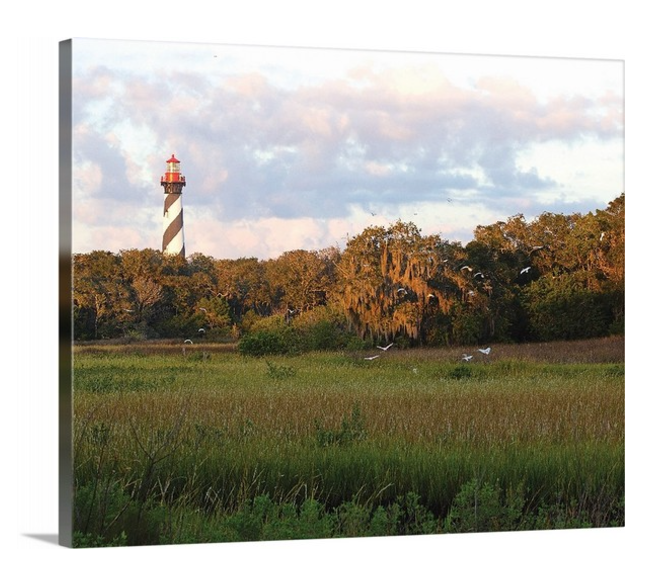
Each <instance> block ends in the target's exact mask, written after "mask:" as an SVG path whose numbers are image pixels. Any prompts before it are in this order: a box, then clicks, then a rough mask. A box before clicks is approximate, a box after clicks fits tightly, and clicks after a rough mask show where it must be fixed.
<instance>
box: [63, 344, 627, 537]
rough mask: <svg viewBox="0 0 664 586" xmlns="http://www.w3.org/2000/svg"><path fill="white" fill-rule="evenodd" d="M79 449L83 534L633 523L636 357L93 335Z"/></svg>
mask: <svg viewBox="0 0 664 586" xmlns="http://www.w3.org/2000/svg"><path fill="white" fill-rule="evenodd" d="M496 354H497V353H496ZM74 462H75V482H76V502H75V519H74V526H75V528H76V531H77V535H78V537H79V539H78V544H79V545H88V544H95V545H99V544H122V543H128V544H138V543H171V542H182V541H206V540H212V541H214V540H232V539H247V538H250V539H254V538H255V539H269V538H274V537H272V536H274V535H277V536H279V535H282V534H283V535H287V536H290V537H293V538H297V537H311V536H319V537H320V536H334V535H351V534H379V535H380V534H393V533H394V532H396V533H402V534H403V533H409V532H416V531H425V530H426V531H462V530H483V528H484V527H489V529H493V530H500V529H520V528H550V527H559V526H594V527H604V526H610V525H621V524H623V523H624V365H623V364H622V363H621V362H610V363H606V362H585V363H584V362H579V363H569V362H565V361H550V362H538V361H534V360H526V359H519V358H518V357H514V358H505V359H500V357H497V358H492V359H491V360H484V361H482V362H481V363H480V362H479V361H478V363H477V364H465V363H460V362H459V360H458V358H455V357H452V356H451V355H447V356H445V355H443V353H435V352H431V351H426V352H422V353H418V352H415V351H408V352H398V351H395V352H392V351H390V352H389V353H385V354H384V355H381V357H380V358H379V359H377V360H374V361H371V362H369V361H365V360H364V359H363V356H362V355H348V354H343V353H314V354H307V355H303V356H294V357H289V358H278V359H277V358H273V359H270V360H265V359H258V358H246V357H240V356H238V355H237V354H235V353H232V352H226V351H223V352H215V351H214V347H210V348H208V349H207V350H205V351H202V350H201V351H191V350H190V351H189V352H188V353H184V354H183V353H182V352H179V351H165V352H163V353H157V352H154V351H152V352H145V353H141V352H136V351H132V352H131V354H127V353H125V352H124V351H123V350H122V348H118V349H116V350H114V351H110V352H109V351H103V352H95V351H87V350H86V351H75V353H74ZM469 491H470V492H472V494H473V495H474V496H473V498H474V499H475V500H478V499H480V496H481V497H482V498H484V500H485V501H486V503H487V504H486V507H487V510H489V509H491V507H494V508H495V506H499V509H500V511H502V513H501V514H502V515H503V517H500V515H499V517H498V518H497V519H498V520H496V516H495V514H494V513H491V514H489V513H487V515H488V517H487V518H491V519H493V520H492V521H491V522H490V523H489V521H487V523H488V525H486V524H485V525H482V524H481V523H479V521H478V519H477V518H475V517H474V519H475V522H474V523H475V524H473V522H470V521H469V520H468V519H467V518H466V517H465V516H464V515H466V516H467V515H468V514H469V513H467V512H464V511H466V508H464V506H465V505H464V502H465V501H464V499H466V500H467V499H468V498H470V497H469V496H468V494H470V492H469ZM473 491H474V492H473ZM409 495H410V496H409ZM409 499H410V500H409ZM255 503H258V505H260V506H258V505H255ZM496 503H497V504H496ZM255 506H257V507H258V509H255ZM261 507H263V508H262V509H261ZM289 507H290V508H289ZM501 507H502V508H501ZM268 509H269V511H271V512H270V514H269V515H268V513H266V512H265V511H267V510H268ZM258 510H261V511H263V512H261V513H260V514H259V513H258V512H257V511H258ZM289 511H290V512H289ZM312 511H316V515H317V517H316V519H317V522H316V523H315V524H314V526H316V527H319V528H320V531H321V533H320V534H317V535H311V533H310V532H307V531H306V530H305V527H307V526H311V524H309V525H307V524H306V523H303V522H302V515H304V516H305V517H306V516H307V515H309V517H307V518H309V521H311V522H313V518H312V517H311V515H312V514H313V513H312ZM389 511H391V513H390V514H388V512H389ZM406 511H410V513H406ZM413 511H417V512H418V513H417V515H419V517H418V516H417V515H415V513H413ZM351 512H352V515H351ZM411 513H412V514H411ZM508 513H509V514H508ZM517 513H518V514H517ZM474 514H475V513H474ZM289 515H290V516H289ZM353 515H354V516H353ZM390 515H391V516H390ZM413 515H414V516H413ZM422 515H424V517H422ZM351 517H352V519H354V521H352V522H351V521H350V520H349V519H351ZM356 517H357V518H356ZM374 517H375V518H374ZM415 517H417V518H418V519H419V521H416V519H415ZM342 518H343V519H345V521H342ZM423 518H426V519H428V521H427V522H426V523H424V522H423V521H422V519H423ZM408 519H410V521H408ZM359 520H362V522H361V523H360V521H359ZM243 523H244V524H246V527H245V528H244V529H242V527H244V525H242V524H243ZM238 527H239V528H238ZM284 527H290V528H291V532H290V533H288V531H285V529H284ZM297 527H299V529H297ZM381 528H382V529H381ZM245 529H246V530H245ZM323 529H324V530H323Z"/></svg>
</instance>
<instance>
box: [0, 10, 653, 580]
mask: <svg viewBox="0 0 664 586" xmlns="http://www.w3.org/2000/svg"><path fill="white" fill-rule="evenodd" d="M656 6H657V4H656V3H654V2H647V3H646V2H641V1H632V2H613V3H581V2H578V1H576V2H571V1H567V0H564V1H559V2H555V3H540V2H532V1H509V0H508V1H505V2H500V3H498V2H492V1H486V2H475V1H466V2H463V3H461V2H455V3H447V5H446V4H444V3H442V2H425V1H422V0H409V1H408V2H406V1H399V2H390V1H386V0H383V1H382V2H376V1H369V2H358V1H357V0H356V1H354V2H350V1H347V0H343V1H337V2H311V1H310V2H297V1H295V0H280V1H277V2H269V1H267V0H266V1H263V2H258V1H252V0H245V1H244V2H241V3H240V2H233V3H221V2H209V1H200V0H190V1H188V2H172V1H170V0H166V1H160V2H136V1H134V2H127V1H125V0H121V1H115V2H112V3H95V2H89V1H88V2H74V1H66V0H65V1H60V2H32V3H23V4H17V5H15V6H12V9H11V11H7V8H5V9H4V10H5V14H4V16H3V20H2V22H3V25H4V26H3V29H4V30H3V33H4V34H3V37H2V41H1V42H2V53H1V54H2V65H3V67H2V72H3V84H2V92H1V93H0V96H2V110H1V111H2V126H0V129H1V132H2V140H0V148H1V149H2V150H1V155H2V159H0V164H1V165H4V166H5V169H4V172H3V173H2V177H3V182H2V189H3V191H4V193H2V210H3V216H4V217H3V220H2V225H3V231H4V234H3V238H2V239H1V242H2V280H1V281H0V282H1V283H2V285H1V286H0V290H1V291H2V304H1V305H0V307H2V311H3V312H2V318H1V319H0V324H2V326H3V330H4V331H3V335H2V337H1V339H2V344H3V346H2V352H1V353H0V356H1V357H2V365H3V367H2V372H3V374H4V375H5V376H3V377H2V379H0V381H1V382H0V385H1V388H2V390H3V395H4V398H5V400H4V401H3V402H2V410H1V411H0V413H1V417H2V419H1V420H2V425H1V426H0V428H1V429H2V459H1V460H0V463H1V468H0V470H1V476H0V486H1V490H2V493H1V495H0V497H1V498H0V503H2V513H1V517H0V526H1V527H2V529H1V530H0V531H1V534H0V538H1V539H2V542H1V544H0V547H1V549H0V556H1V558H2V559H3V560H4V561H3V562H2V564H0V579H2V581H3V582H4V583H7V584H43V583H50V582H52V583H60V581H66V582H67V583H68V584H90V583H95V584H117V583H122V584H139V583H149V584H160V585H163V584H183V583H185V584H192V583H201V582H204V583H215V584H258V583H270V584H286V583H288V584H300V583H302V584H304V583H306V584H339V583H343V584H360V583H362V584H421V583H425V582H426V583H430V582H433V583H441V584H442V583H452V582H457V583H458V582H460V581H462V582H463V583H465V584H479V583H491V584H559V583H565V584H587V583H592V584H599V583H608V584H613V583H616V584H627V583H634V584H641V583H655V582H656V581H657V579H660V580H661V578H662V574H663V570H662V566H661V564H659V563H658V561H659V560H658V557H659V555H660V550H661V546H660V547H657V545H658V544H657V541H658V540H659V542H660V545H661V537H660V535H659V533H660V528H661V525H662V522H663V521H664V514H663V513H662V511H663V507H662V504H661V502H660V498H661V489H662V463H663V461H664V459H663V458H662V455H661V454H662V446H663V443H664V442H663V441H662V435H661V431H660V429H661V425H660V419H661V414H662V409H661V405H662V401H661V394H662V383H661V377H657V376H656V373H655V369H656V367H657V359H658V356H657V346H656V338H657V337H659V334H660V325H661V322H662V320H661V318H660V317H659V314H658V309H659V308H658V305H659V303H660V301H659V299H660V295H659V294H658V293H659V291H660V289H659V280H658V279H659V277H658V276H657V273H658V268H657V261H658V256H659V255H658V248H656V246H657V244H658V241H659V239H657V241H655V238H657V236H658V234H657V224H658V223H661V216H660V215H659V212H660V211H661V203H660V202H661V199H662V197H664V194H663V193H662V183H663V182H662V179H661V176H660V175H661V169H662V168H663V165H662V162H663V159H664V149H662V148H661V146H660V145H661V139H662V130H663V124H662V112H661V107H662V103H663V100H662V92H661V85H662V84H661V79H660V78H661V74H662V67H661V57H662V55H663V54H664V51H662V43H661V37H662V33H661V20H660V18H659V17H658V14H657V11H656V10H655V7H656ZM72 37H92V38H115V39H140V40H164V41H179V40H182V41H194V42H198V41H205V42H219V43H234V44H260V45H278V46H311V47H338V48H358V49H374V50H376V49H377V50H380V49H390V50H416V51H436V52H453V53H475V54H502V55H534V56H555V57H586V58H609V59H624V60H625V62H626V92H625V95H626V149H625V150H626V180H625V190H626V195H627V210H628V213H627V220H628V228H627V229H628V239H627V243H628V244H627V246H628V266H627V274H628V277H627V278H628V281H629V283H628V314H627V321H628V363H627V423H628V427H627V448H628V451H627V471H628V475H627V527H626V528H624V529H606V530H605V529H602V530H584V531H558V532H532V533H512V534H486V535H465V536H433V537H415V538H380V539H352V540H324V541H310V542H296V543H289V542H282V543H279V542H277V543H269V544H214V545H196V546H177V547H176V546H161V547H140V548H124V549H121V550H118V549H101V550H68V549H65V548H61V547H59V546H57V545H55V543H56V542H57V529H58V511H57V502H58V501H57V492H58V481H57V458H58V452H57V437H58V435H57V434H58V421H57V404H58V400H57V376H58V365H57V341H58V334H57V319H56V318H57V299H58V295H57V281H58V273H57V254H58V220H57V218H58V182H57V177H58V166H57V161H58V159H57V148H58V120H57V104H58V61H57V59H58V41H60V40H64V39H68V38H72ZM656 251H657V252H656Z"/></svg>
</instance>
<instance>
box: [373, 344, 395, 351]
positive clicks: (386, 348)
mask: <svg viewBox="0 0 664 586" xmlns="http://www.w3.org/2000/svg"><path fill="white" fill-rule="evenodd" d="M392 344H394V342H392ZM392 344H388V345H387V346H376V348H378V349H379V350H382V351H383V352H385V351H386V350H389V349H390V348H391V347H392Z"/></svg>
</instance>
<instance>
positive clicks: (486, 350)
mask: <svg viewBox="0 0 664 586" xmlns="http://www.w3.org/2000/svg"><path fill="white" fill-rule="evenodd" d="M393 345H394V342H392V343H391V344H388V345H387V346H376V348H378V349H379V350H382V351H383V352H387V351H388V350H389V349H390V348H391V347H392V346H393ZM477 351H478V352H480V353H481V354H484V356H488V355H489V354H490V353H491V346H487V347H486V348H478V349H477ZM376 358H380V354H374V355H373V356H366V357H365V358H364V359H365V360H376ZM472 359H473V355H472V354H466V353H464V354H463V355H462V356H461V360H463V361H464V362H470V361H471V360H472Z"/></svg>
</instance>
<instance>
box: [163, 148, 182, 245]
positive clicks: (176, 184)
mask: <svg viewBox="0 0 664 586" xmlns="http://www.w3.org/2000/svg"><path fill="white" fill-rule="evenodd" d="M161 185H162V187H163V188H164V238H163V240H162V244H161V251H162V252H163V253H164V254H179V255H180V256H181V257H183V258H184V221H183V213H182V188H183V187H184V186H185V185H186V183H185V180H184V175H182V174H181V173H180V161H178V160H177V159H176V158H175V155H171V158H170V159H168V161H166V174H165V175H162V176H161Z"/></svg>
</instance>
